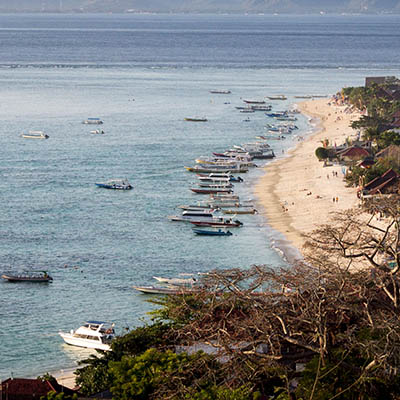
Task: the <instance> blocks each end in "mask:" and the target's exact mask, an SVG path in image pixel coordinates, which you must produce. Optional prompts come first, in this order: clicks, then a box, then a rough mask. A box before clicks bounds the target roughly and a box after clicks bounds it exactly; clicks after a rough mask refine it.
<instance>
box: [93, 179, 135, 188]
mask: <svg viewBox="0 0 400 400" xmlns="http://www.w3.org/2000/svg"><path fill="white" fill-rule="evenodd" d="M96 186H97V187H100V188H104V189H116V190H130V189H133V186H132V185H131V184H130V183H129V182H128V180H127V179H110V180H109V181H107V182H99V183H96Z"/></svg>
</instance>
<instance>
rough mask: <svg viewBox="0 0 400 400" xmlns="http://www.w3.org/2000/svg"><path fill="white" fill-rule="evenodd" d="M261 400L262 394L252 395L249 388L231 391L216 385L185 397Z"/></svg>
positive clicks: (199, 399) (202, 399)
mask: <svg viewBox="0 0 400 400" xmlns="http://www.w3.org/2000/svg"><path fill="white" fill-rule="evenodd" d="M259 398H261V394H260V393H259V392H255V393H251V391H250V389H249V388H248V387H247V386H241V387H239V388H237V389H229V388H225V387H219V386H215V385H214V386H211V387H209V388H207V389H202V390H200V391H197V392H196V393H191V394H187V395H186V396H185V400H258V399H259ZM176 400H177V399H176Z"/></svg>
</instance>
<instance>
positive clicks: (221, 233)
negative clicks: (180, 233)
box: [192, 228, 232, 236]
mask: <svg viewBox="0 0 400 400" xmlns="http://www.w3.org/2000/svg"><path fill="white" fill-rule="evenodd" d="M192 229H193V232H194V233H195V234H196V235H203V236H232V232H230V231H226V230H222V229H220V228H218V229H215V230H211V229H201V228H192Z"/></svg>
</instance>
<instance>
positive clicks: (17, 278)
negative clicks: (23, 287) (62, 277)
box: [1, 271, 53, 283]
mask: <svg viewBox="0 0 400 400" xmlns="http://www.w3.org/2000/svg"><path fill="white" fill-rule="evenodd" d="M1 277H2V278H3V279H5V280H7V281H9V282H38V283H40V282H44V283H47V282H51V281H52V280H53V278H52V277H51V276H50V275H49V274H48V273H47V271H41V272H40V273H32V272H31V273H26V274H21V275H18V274H16V275H15V274H3V275H1Z"/></svg>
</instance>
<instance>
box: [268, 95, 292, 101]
mask: <svg viewBox="0 0 400 400" xmlns="http://www.w3.org/2000/svg"><path fill="white" fill-rule="evenodd" d="M267 98H268V99H270V100H287V97H286V96H285V95H283V94H278V95H276V96H267Z"/></svg>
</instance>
